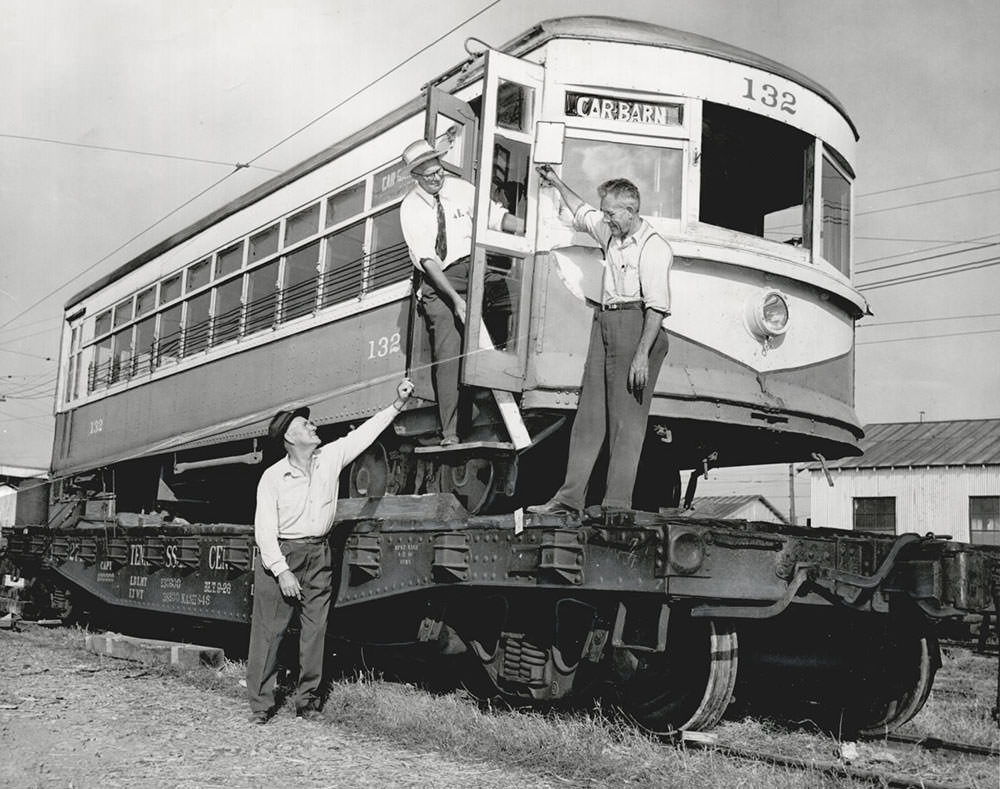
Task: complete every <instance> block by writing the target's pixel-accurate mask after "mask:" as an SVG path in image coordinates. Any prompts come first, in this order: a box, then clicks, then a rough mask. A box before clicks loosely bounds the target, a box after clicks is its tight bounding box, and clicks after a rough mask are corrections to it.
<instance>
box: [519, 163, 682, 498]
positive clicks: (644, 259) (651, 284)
mask: <svg viewBox="0 0 1000 789" xmlns="http://www.w3.org/2000/svg"><path fill="white" fill-rule="evenodd" d="M538 173H539V175H540V176H541V178H542V183H543V184H545V185H549V186H553V187H555V188H556V190H557V191H558V192H559V195H560V197H562V200H563V202H564V203H565V204H566V208H567V209H568V210H569V211H570V212H571V213H572V215H573V227H574V228H575V229H577V230H579V231H581V232H586V233H589V234H590V235H591V236H592V237H593V238H594V239H596V240H597V242H598V243H599V244H600V245H601V249H602V251H603V252H604V282H603V286H602V291H603V292H602V294H601V303H600V304H595V305H594V322H593V324H592V327H591V332H590V346H589V348H588V351H587V361H586V364H585V366H584V371H583V381H582V383H581V385H580V401H579V404H578V406H577V412H576V420H575V421H574V422H573V428H572V430H571V432H570V443H569V463H568V465H567V468H566V479H565V481H564V482H563V485H562V487H561V488H559V490H558V491H557V492H556V494H555V496H554V497H553V498H552V499H551V500H550V501H548V502H546V503H545V504H537V505H535V506H533V507H528V511H529V512H535V513H548V514H559V515H579V514H580V512H581V511H582V510H583V508H584V504H585V500H586V494H587V483H588V482H589V480H590V474H591V472H592V471H593V469H594V463H595V462H596V461H597V457H598V455H599V454H600V451H601V447H602V446H603V444H604V440H605V438H607V441H608V449H609V454H610V457H609V463H608V478H607V487H606V491H605V494H604V500H603V502H602V506H604V507H605V508H606V509H614V510H617V509H631V506H632V490H633V488H634V487H635V478H636V473H637V471H638V468H639V456H640V455H641V453H642V445H643V441H644V439H645V436H646V420H647V419H648V417H649V407H650V404H651V403H652V400H653V390H654V388H655V387H656V378H657V376H658V375H659V372H660V367H661V366H662V365H663V360H664V358H665V357H666V355H667V346H668V340H667V333H666V331H664V329H663V320H664V318H666V316H668V315H669V314H670V265H671V263H672V262H673V251H672V250H671V248H670V244H668V243H667V241H666V239H664V238H663V237H662V236H660V235H659V234H658V233H657V232H656V231H655V230H653V228H652V227H651V226H650V225H649V223H648V222H647V221H646V220H645V219H643V218H642V217H641V216H639V189H638V188H637V187H636V186H635V184H633V183H632V182H631V181H628V180H625V179H624V178H615V179H612V180H610V181H605V182H604V183H603V184H601V185H600V186H599V187H598V188H597V193H598V195H599V196H600V198H601V207H600V209H597V208H594V207H593V206H592V205H589V204H588V203H586V202H585V201H584V200H583V199H582V198H581V197H580V196H579V195H577V194H576V192H574V191H573V190H572V189H570V188H569V187H568V186H567V185H566V183H565V182H564V181H563V180H562V179H561V178H559V176H557V175H556V174H555V172H553V170H552V168H551V167H550V166H548V165H542V166H540V167H539V168H538Z"/></svg>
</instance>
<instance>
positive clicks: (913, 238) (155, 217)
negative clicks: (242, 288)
mask: <svg viewBox="0 0 1000 789" xmlns="http://www.w3.org/2000/svg"><path fill="white" fill-rule="evenodd" d="M417 8H419V12H415V9H417ZM578 14H579V15H583V14H600V15H608V14H616V15H619V16H624V17H628V18H631V19H637V20H643V21H648V22H650V23H653V24H659V25H665V26H668V27H673V28H676V29H679V30H687V31H691V32H695V33H699V34H701V35H706V36H709V37H712V38H715V39H718V40H720V41H724V42H726V43H729V44H733V45H736V46H739V47H742V48H744V49H748V50H751V51H753V52H756V53H758V54H760V55H763V56H766V57H768V58H771V59H773V60H777V61H778V62H781V63H783V64H785V65H786V66H789V67H791V68H793V69H795V70H797V71H800V72H802V73H803V74H806V75H807V76H809V77H810V78H812V79H814V80H815V81H817V82H818V83H820V84H821V85H823V86H824V87H826V88H827V89H828V90H829V91H831V92H832V93H833V94H834V95H835V96H836V97H837V98H838V99H839V100H840V102H841V103H842V104H843V105H844V107H845V108H846V109H847V111H848V113H849V114H850V116H851V118H852V119H853V121H854V123H855V125H856V126H857V128H858V129H859V131H860V134H861V141H860V146H859V158H858V167H857V170H858V178H857V181H856V186H855V195H856V197H857V200H856V222H855V270H856V272H857V273H856V278H855V279H856V284H857V285H858V286H859V287H860V288H861V290H862V292H863V293H864V295H865V296H866V298H867V299H868V300H869V303H870V305H871V310H872V313H873V316H871V317H868V318H865V319H864V320H863V321H861V322H860V323H859V325H858V330H857V341H858V345H857V356H856V399H857V411H858V415H859V417H860V419H861V421H862V422H863V423H873V422H891V421H917V420H919V419H924V420H948V419H975V418H992V417H1000V396H998V393H1000V353H998V349H1000V304H998V303H997V298H996V294H997V293H998V292H1000V131H998V130H1000V54H998V48H997V47H996V42H995V36H996V32H997V31H998V30H1000V3H997V2H996V0H951V1H950V2H947V3H942V2H940V1H939V0H937V1H935V0H880V1H879V2H871V0H753V1H752V2H751V0H744V1H742V2H739V1H733V0H633V1H632V2H630V3H628V4H621V5H618V6H609V5H608V3H606V2H592V1H590V0H499V1H498V2H497V1H495V0H424V2H422V3H420V4H419V5H417V4H414V3H413V2H412V0H379V2H368V3H364V2H360V3H359V2H357V0H354V1H353V2H341V1H340V0H286V2H282V3H280V4H279V3H272V2H264V0H232V1H231V2H214V1H213V0H143V2H134V0H133V1H130V0H88V1H87V2H82V1H80V0H77V1H76V2H71V1H70V0H64V1H54V0H32V2H25V1H24V0H21V1H19V2H15V0H0V41H2V42H3V43H2V45H0V75H2V76H0V107H2V108H3V110H2V112H0V465H18V466H31V467H41V468H44V467H47V466H48V464H49V458H50V454H51V441H52V428H53V422H54V420H53V417H52V412H53V394H52V393H53V390H54V379H55V375H56V370H57V359H58V353H59V336H60V324H61V317H62V307H63V305H64V304H65V302H66V300H67V299H69V298H70V297H72V296H73V295H74V294H76V293H77V292H79V291H80V290H81V289H82V288H83V287H85V286H86V285H87V284H89V283H91V282H92V281H94V280H95V279H97V278H99V277H100V276H102V275H104V274H107V273H108V272H110V271H112V270H114V269H115V268H117V267H118V266H119V265H121V264H122V263H124V262H126V261H127V260H129V259H131V258H133V257H135V256H136V255H138V254H139V253H141V252H143V251H144V250H146V249H148V248H149V247H151V246H153V245H154V244H155V243H157V242H158V241H160V240H161V239H163V238H164V237H166V236H168V235H170V234H171V233H173V232H176V231H178V230H180V229H182V228H184V227H186V226H187V225H188V224H190V223H191V222H193V221H195V220H196V219H198V218H199V217H201V216H203V215H205V214H206V213H208V212H210V211H212V210H213V209H215V208H217V207H219V206H220V205H222V204H224V203H226V202H228V201H229V200H231V199H233V198H234V197H236V196H238V195H240V194H242V193H243V192H245V191H247V190H249V189H250V188H252V187H254V186H255V185H257V184H259V183H261V182H263V181H264V180H266V179H267V178H269V177H271V176H273V175H274V174H275V172H276V171H280V170H282V169H285V168H287V167H289V166H291V165H293V164H295V163H297V162H299V161H301V160H302V159H305V158H307V157H308V156H310V155H311V154H313V153H315V152H316V151H318V150H320V149H322V148H324V147H326V146H327V145H329V144H331V143H333V142H335V141H336V140H338V139H340V138H341V137H343V136H344V135H346V134H348V133H350V132H351V131H354V130H355V129H357V128H359V127H360V126H362V125H364V124H365V123H367V122H369V121H371V120H373V119H375V118H377V117H379V116H380V115H382V114H383V113H384V112H386V111H387V110H389V109H392V108H394V107H396V106H398V105H399V104H401V103H403V102H404V101H406V100H408V99H410V98H412V97H413V96H415V95H416V94H417V93H418V92H419V90H420V86H421V85H423V84H424V83H426V82H427V81H428V80H430V79H432V78H434V77H435V76H437V75H438V74H440V73H441V72H443V71H445V70H447V69H448V68H450V67H451V66H453V65H455V64H456V63H458V62H459V61H461V60H462V59H463V58H464V56H465V53H464V50H463V42H464V40H465V39H466V38H467V37H469V36H473V37H476V38H479V39H481V40H483V41H485V42H486V43H488V44H491V45H494V46H499V45H501V44H502V43H504V42H506V41H507V40H509V39H511V38H513V37H514V36H516V35H518V34H519V33H521V32H523V31H524V30H527V29H528V28H529V27H531V26H532V25H533V24H534V23H536V22H537V21H540V20H542V19H547V18H551V17H559V16H571V15H578ZM108 149H115V150H108ZM237 163H244V164H246V163H249V164H250V165H251V166H249V167H243V168H239V169H236V168H235V164H237ZM956 267H958V268H957V269H956ZM963 268H965V269H966V270H963ZM946 269H951V271H950V272H944V271H943V270H946ZM912 277H917V278H916V279H912ZM900 278H911V281H908V282H906V281H904V282H900V281H899V279H900ZM749 478H750V477H748V479H749Z"/></svg>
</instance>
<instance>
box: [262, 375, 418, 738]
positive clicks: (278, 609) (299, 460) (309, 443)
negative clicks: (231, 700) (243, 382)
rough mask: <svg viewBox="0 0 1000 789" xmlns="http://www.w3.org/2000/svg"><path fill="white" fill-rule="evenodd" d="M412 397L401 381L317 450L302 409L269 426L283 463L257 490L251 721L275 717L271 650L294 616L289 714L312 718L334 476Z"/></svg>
mask: <svg viewBox="0 0 1000 789" xmlns="http://www.w3.org/2000/svg"><path fill="white" fill-rule="evenodd" d="M412 392H413V383H412V382H411V381H409V380H403V381H402V382H400V384H399V385H398V386H397V387H396V399H395V401H394V402H393V403H392V404H391V405H389V406H387V407H386V408H383V409H382V410H381V411H379V412H378V413H377V414H375V415H374V416H373V417H371V418H370V419H368V420H367V421H366V422H364V423H363V424H362V425H361V426H360V427H359V428H357V429H356V430H353V431H351V432H350V433H348V434H347V435H346V436H344V437H343V438H340V439H338V440H336V441H333V442H331V443H329V444H326V445H325V446H323V447H320V440H319V438H318V436H317V435H316V425H314V424H313V423H312V422H311V421H310V420H309V409H308V408H297V409H294V410H290V411H279V412H278V413H277V414H275V415H274V418H273V419H272V420H271V424H270V425H269V427H268V430H267V435H268V438H269V439H270V440H271V441H276V442H282V443H283V445H284V449H285V457H284V458H282V459H281V460H279V461H278V462H277V463H275V464H274V465H273V466H270V467H269V468H268V469H266V470H265V471H264V474H263V475H262V476H261V478H260V482H259V483H258V485H257V511H256V514H255V516H254V538H255V540H256V542H257V547H258V549H259V550H260V557H259V559H258V561H257V566H256V569H255V570H254V594H253V620H252V622H251V626H250V653H249V656H248V658H247V695H248V696H249V697H250V711H251V715H250V720H251V721H252V722H253V723H261V724H262V723H267V722H268V720H270V718H271V716H272V715H273V714H274V712H275V710H274V704H275V698H274V691H275V680H276V678H277V673H278V647H279V646H280V644H281V639H282V637H283V636H284V635H285V631H286V630H287V629H288V626H289V624H290V623H291V621H292V617H293V615H294V614H295V613H296V612H298V614H299V625H300V628H301V632H300V636H299V683H298V688H297V690H296V694H295V707H296V714H297V715H298V716H299V717H303V718H312V717H316V716H317V715H319V702H320V699H319V688H320V680H321V678H322V673H323V651H324V650H323V646H324V643H325V639H326V622H327V615H328V613H329V610H330V598H331V596H332V594H333V589H332V582H333V568H332V559H331V555H330V543H329V539H328V538H329V534H330V530H331V529H332V528H333V521H334V516H335V515H336V513H337V479H338V477H339V476H340V472H341V470H343V468H344V467H345V466H347V465H348V464H349V463H351V462H352V461H353V460H354V459H355V458H356V457H357V456H358V455H360V454H361V453H362V452H363V451H364V450H365V449H367V448H368V446H369V445H370V444H371V443H372V442H373V441H375V439H376V438H378V437H379V435H381V433H382V431H383V430H385V429H386V428H387V427H388V426H389V425H390V424H391V423H392V421H393V419H395V417H396V415H397V414H398V413H399V412H400V411H401V410H402V408H403V405H404V404H405V403H406V400H407V398H408V397H409V396H410V394H411V393H412Z"/></svg>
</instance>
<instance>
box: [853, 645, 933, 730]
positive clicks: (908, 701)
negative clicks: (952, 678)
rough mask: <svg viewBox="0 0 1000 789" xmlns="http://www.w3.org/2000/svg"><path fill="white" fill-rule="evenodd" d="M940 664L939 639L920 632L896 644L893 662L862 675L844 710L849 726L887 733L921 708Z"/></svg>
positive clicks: (928, 694)
mask: <svg viewBox="0 0 1000 789" xmlns="http://www.w3.org/2000/svg"><path fill="white" fill-rule="evenodd" d="M940 665H941V657H940V652H939V650H938V644H937V640H936V639H935V638H933V637H932V636H920V637H913V638H908V639H904V640H902V641H901V642H900V643H897V644H895V645H894V646H893V649H892V662H891V664H890V665H887V666H882V667H880V669H881V670H880V671H877V672H874V676H873V675H872V673H871V672H869V674H868V675H867V676H864V677H862V681H861V682H860V683H859V687H858V688H856V692H855V693H853V694H851V696H850V697H849V698H850V706H849V707H848V708H847V709H845V710H844V718H845V723H846V724H848V726H849V728H851V729H852V730H856V731H857V732H858V733H859V734H864V735H871V736H875V735H884V734H886V733H887V732H890V731H893V730H894V729H897V728H899V727H900V726H902V725H903V724H904V723H906V722H907V721H909V720H910V719H911V718H913V716H914V715H916V714H917V713H918V712H920V710H921V708H922V707H923V706H924V703H925V702H926V701H927V697H928V696H930V693H931V687H932V686H933V684H934V675H935V674H936V673H937V669H938V667H939V666H940ZM873 686H875V687H873Z"/></svg>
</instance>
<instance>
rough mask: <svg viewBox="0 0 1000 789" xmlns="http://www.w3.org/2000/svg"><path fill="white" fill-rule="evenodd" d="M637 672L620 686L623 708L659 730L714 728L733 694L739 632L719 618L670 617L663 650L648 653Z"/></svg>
mask: <svg viewBox="0 0 1000 789" xmlns="http://www.w3.org/2000/svg"><path fill="white" fill-rule="evenodd" d="M622 651H624V652H626V653H627V654H626V655H621V656H619V657H624V658H625V659H626V660H628V659H629V657H630V656H631V657H632V658H638V662H637V664H636V665H635V673H634V674H633V675H632V677H631V678H630V679H629V680H627V681H626V682H625V683H624V684H623V685H622V686H621V687H620V690H619V694H620V695H619V698H620V703H621V706H622V708H623V709H624V710H625V711H626V712H627V713H628V714H629V715H631V716H632V717H633V718H635V719H636V720H637V721H638V722H639V723H640V724H642V725H643V726H645V727H647V728H650V729H653V730H654V731H658V732H667V731H676V730H691V731H697V730H700V729H709V728H711V727H712V726H714V725H715V724H716V723H718V722H719V720H720V719H721V718H722V715H723V714H724V713H725V711H726V708H727V707H728V706H729V702H730V700H731V699H732V695H733V687H734V686H735V684H736V671H737V667H738V652H739V650H738V643H737V638H736V631H735V630H734V629H733V627H732V626H731V625H728V624H725V623H723V622H717V621H714V620H704V619H692V618H685V619H682V618H680V617H678V618H677V619H676V620H672V621H671V622H670V633H669V638H668V641H667V649H666V652H664V653H663V654H648V653H643V654H641V656H640V655H636V654H635V653H633V652H631V651H630V650H622Z"/></svg>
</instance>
